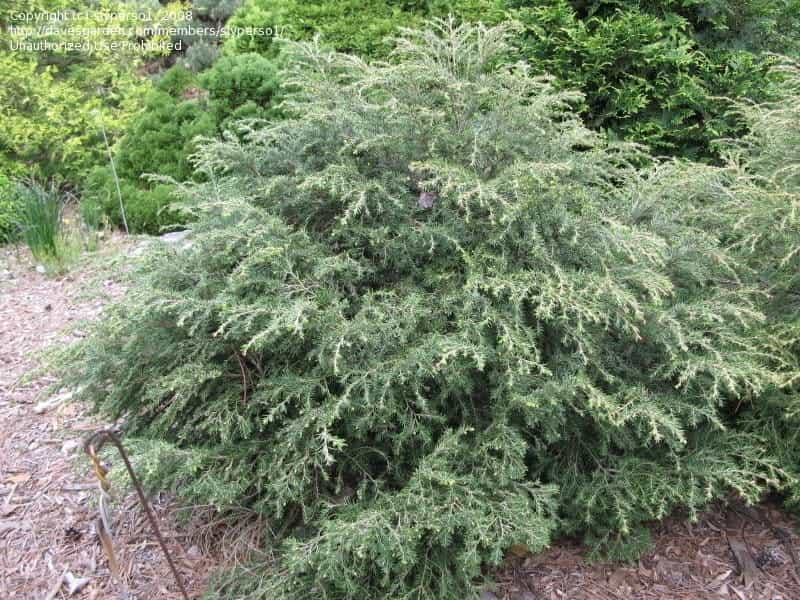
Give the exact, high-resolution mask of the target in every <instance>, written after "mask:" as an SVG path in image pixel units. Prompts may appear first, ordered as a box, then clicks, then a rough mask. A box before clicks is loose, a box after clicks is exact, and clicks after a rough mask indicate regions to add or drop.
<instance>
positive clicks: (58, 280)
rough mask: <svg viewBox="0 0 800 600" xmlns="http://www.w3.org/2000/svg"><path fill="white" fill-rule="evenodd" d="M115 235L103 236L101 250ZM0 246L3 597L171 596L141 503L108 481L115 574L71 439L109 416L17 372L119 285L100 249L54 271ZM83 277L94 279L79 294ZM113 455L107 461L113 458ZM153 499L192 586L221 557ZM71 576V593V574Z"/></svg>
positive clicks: (193, 591) (90, 484)
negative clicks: (108, 275)
mask: <svg viewBox="0 0 800 600" xmlns="http://www.w3.org/2000/svg"><path fill="white" fill-rule="evenodd" d="M124 244H125V242H123V241H121V240H120V239H115V240H112V241H111V242H110V243H107V244H106V245H105V246H104V251H105V252H118V251H119V248H120V246H122V245H124ZM0 253H1V254H0V548H1V549H2V550H0V598H15V599H20V600H23V599H28V598H30V599H37V600H40V599H48V600H53V599H59V598H71V599H84V598H86V599H90V598H124V597H127V598H130V599H131V600H133V599H141V600H145V599H151V598H159V599H162V598H163V599H165V600H167V599H171V598H179V597H180V595H179V594H178V593H177V586H176V584H175V582H174V580H173V578H172V575H171V574H170V571H169V569H168V566H167V563H166V560H165V559H164V557H163V555H162V554H161V550H160V548H159V546H158V545H157V543H156V540H155V539H154V537H153V535H152V533H151V532H150V529H149V526H148V523H147V521H146V519H145V515H144V513H143V512H142V510H141V509H140V507H139V506H138V504H137V503H136V500H135V497H134V495H133V494H132V493H127V491H126V490H117V494H118V496H117V497H116V502H115V503H114V505H113V509H112V514H113V522H112V524H111V525H112V530H113V534H114V545H115V553H116V556H117V560H118V561H119V563H120V565H121V569H122V572H123V575H122V578H123V580H124V581H122V582H119V581H115V579H114V578H113V577H112V575H111V573H110V571H109V567H108V562H107V559H106V557H105V555H104V553H103V550H102V547H101V545H100V542H99V539H98V536H97V534H96V532H95V528H94V527H95V526H94V521H95V520H96V519H97V516H98V509H97V498H98V491H97V484H96V480H94V478H93V474H92V471H91V467H90V464H89V462H88V461H87V459H86V458H85V455H83V452H82V450H81V448H80V444H81V440H82V439H83V438H84V437H85V436H86V435H88V434H89V433H91V432H92V431H94V430H96V429H98V428H101V427H104V426H106V425H108V424H105V423H102V422H100V421H99V419H98V418H96V417H92V416H88V411H85V410H84V409H83V407H81V406H80V405H78V404H76V403H72V402H66V401H64V402H60V403H54V402H52V401H49V400H48V396H47V395H46V394H45V393H44V390H45V388H46V387H47V386H48V384H50V383H52V381H51V379H50V378H48V377H47V376H42V377H38V378H36V379H35V380H32V381H28V380H26V379H25V378H24V377H23V376H25V375H26V374H27V373H29V372H31V370H32V369H34V368H36V367H37V364H38V358H37V356H36V354H37V353H38V352H39V351H41V350H42V349H44V348H48V347H52V346H53V345H54V344H61V343H68V342H69V341H70V340H71V339H73V340H74V339H75V338H76V337H80V336H81V335H83V333H82V332H81V331H79V330H75V329H74V328H73V330H72V331H71V332H70V333H65V328H67V330H69V326H71V325H72V326H74V325H76V324H77V323H79V322H81V321H83V320H85V319H91V318H93V317H95V316H96V315H97V314H98V313H99V312H100V311H101V310H102V307H103V305H104V303H105V302H107V301H108V300H109V299H110V298H113V297H115V296H118V295H119V294H121V293H122V287H121V285H120V284H119V283H118V282H116V281H113V280H103V279H102V268H103V266H102V260H97V259H95V262H94V266H92V264H91V263H89V264H87V265H81V268H79V269H72V270H71V273H70V274H67V275H66V276H62V277H52V276H46V275H44V274H42V273H39V272H37V271H36V264H35V263H34V262H33V261H32V260H31V258H30V257H29V256H28V255H27V253H26V252H25V251H24V250H22V249H19V248H12V249H9V248H5V249H0ZM89 284H92V285H94V286H95V289H92V290H89V294H87V290H86V287H87V285H89ZM87 296H90V297H91V296H94V298H93V299H92V298H89V299H87ZM56 397H58V396H56ZM116 462H117V463H118V464H115V465H114V466H113V468H117V467H119V468H121V464H122V463H121V461H119V459H117V461H116ZM112 491H113V490H112ZM120 492H121V497H120V496H119V495H120ZM152 503H153V506H154V509H155V512H156V514H157V518H158V520H159V522H160V527H161V531H162V533H163V534H164V536H165V538H167V544H168V546H169V548H170V551H171V553H172V555H173V558H174V560H175V561H176V563H177V565H178V569H179V571H180V572H181V574H182V577H183V579H184V582H185V583H186V585H187V587H188V588H189V591H190V595H191V596H192V597H197V596H199V595H200V594H201V593H202V591H203V590H204V588H205V587H206V583H207V581H206V580H207V578H208V576H209V574H210V572H211V571H213V569H214V568H215V567H216V566H217V565H218V563H219V561H218V559H217V558H216V557H215V556H213V555H212V554H210V553H209V552H208V551H207V547H206V544H200V546H202V548H201V547H199V546H198V545H197V543H195V538H194V537H192V536H190V535H189V533H190V532H188V531H186V530H182V529H181V528H180V527H178V525H177V519H176V518H175V514H174V512H173V511H174V509H175V505H174V503H173V502H171V501H170V499H169V498H167V497H165V496H158V497H156V498H153V499H152ZM79 583H83V585H82V587H81V586H79V587H80V590H79V591H76V592H75V593H74V594H72V595H70V593H69V586H70V584H72V585H73V586H75V585H77V584H79ZM126 588H127V593H126Z"/></svg>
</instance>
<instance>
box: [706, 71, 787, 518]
mask: <svg viewBox="0 0 800 600" xmlns="http://www.w3.org/2000/svg"><path fill="white" fill-rule="evenodd" d="M779 71H780V75H781V76H782V78H783V81H784V83H783V85H782V88H781V94H780V98H779V99H778V100H776V101H774V102H771V103H767V104H763V105H750V104H743V105H740V106H739V110H740V113H741V116H742V118H743V119H744V120H745V121H746V122H747V124H748V128H749V134H748V135H747V136H745V137H744V138H743V139H741V140H735V141H730V142H729V143H728V144H727V145H726V149H727V153H728V156H729V161H728V166H727V169H726V176H727V177H728V178H729V179H730V180H731V183H730V185H729V186H728V187H727V189H724V190H720V189H717V190H715V191H716V204H717V206H718V207H724V209H725V210H724V213H723V214H724V218H725V220H726V222H727V223H729V224H730V225H729V226H728V230H729V239H730V242H731V244H732V245H733V248H734V249H735V250H736V251H737V252H738V253H740V254H741V256H742V257H743V259H744V260H746V261H747V264H748V266H749V267H750V268H751V271H750V273H749V279H750V280H751V281H752V283H753V285H757V286H758V287H759V288H760V289H761V290H762V291H763V293H764V296H765V300H764V305H765V311H766V313H767V315H768V321H767V322H766V324H765V327H764V330H765V331H764V335H763V343H762V347H763V351H764V352H765V354H767V355H768V356H770V358H771V360H772V365H773V368H774V369H775V370H776V371H777V372H778V373H779V379H778V382H777V385H775V386H774V387H773V388H772V389H770V391H769V393H768V394H765V397H764V398H763V399H761V401H760V402H757V403H754V404H753V406H752V407H749V408H750V410H749V411H748V412H746V413H745V415H744V421H745V423H746V426H747V428H748V429H750V430H752V431H754V432H757V433H758V434H759V435H762V436H763V437H764V439H765V440H766V443H767V444H768V446H769V448H770V451H771V452H772V453H773V454H774V455H775V456H777V457H779V459H780V461H781V466H782V468H784V469H785V470H786V471H788V472H790V473H791V474H792V475H793V476H794V484H793V485H792V486H791V489H790V496H789V499H790V501H791V502H792V504H793V505H794V506H795V507H797V506H800V483H798V482H800V438H799V436H800V433H799V432H800V68H799V67H798V65H797V64H790V65H784V66H782V67H781V68H780V69H779ZM703 208H706V209H707V212H706V213H703V214H704V216H705V218H706V220H707V222H708V223H709V224H710V225H711V226H718V224H719V222H720V219H721V217H720V215H719V213H718V212H717V213H716V214H714V209H713V207H711V206H708V207H703ZM718 210H719V208H718V209H717V211H718Z"/></svg>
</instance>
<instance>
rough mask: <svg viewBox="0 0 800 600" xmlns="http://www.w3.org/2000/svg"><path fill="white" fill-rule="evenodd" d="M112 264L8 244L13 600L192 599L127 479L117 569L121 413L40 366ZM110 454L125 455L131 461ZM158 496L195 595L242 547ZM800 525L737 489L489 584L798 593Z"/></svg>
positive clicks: (103, 283)
mask: <svg viewBox="0 0 800 600" xmlns="http://www.w3.org/2000/svg"><path fill="white" fill-rule="evenodd" d="M131 244H132V242H129V241H125V240H123V239H122V238H115V239H114V240H112V241H111V242H110V243H106V244H105V245H104V246H103V250H102V252H101V254H103V253H106V254H109V253H111V254H113V253H120V251H121V250H122V251H125V252H126V253H127V254H129V255H135V254H136V252H135V251H132V250H133V249H132V248H131ZM107 272H110V271H109V270H108V263H107V262H104V260H103V259H102V256H101V257H100V258H94V259H92V260H89V261H85V262H84V263H82V264H81V265H79V266H78V267H75V268H72V269H71V270H70V272H69V274H67V275H65V276H60V277H53V276H48V275H45V274H43V273H39V272H37V270H36V264H35V262H33V261H32V260H31V258H30V257H29V256H28V255H27V254H26V253H25V251H24V250H21V249H18V248H13V249H4V250H0V548H2V552H0V598H3V599H5V598H15V599H16V598H19V599H28V598H30V599H34V598H35V599H43V598H44V599H47V600H54V599H57V598H71V599H85V598H129V599H131V600H134V599H139V600H149V599H164V600H169V599H172V598H180V594H179V593H178V589H177V586H176V584H175V582H174V580H173V578H172V575H171V573H170V571H169V568H168V565H167V563H166V560H165V559H164V557H163V555H162V553H161V550H160V548H159V546H158V544H157V543H156V540H155V538H154V537H153V535H152V533H151V531H150V529H149V526H148V523H147V521H146V519H145V515H144V513H143V512H142V510H141V508H140V507H139V506H138V504H137V502H136V499H135V496H134V495H133V493H132V492H127V491H125V490H116V492H117V494H118V496H117V497H116V501H115V502H114V504H113V510H112V522H111V526H112V531H113V540H114V551H115V554H116V557H117V560H118V562H119V564H120V565H121V571H122V574H121V576H119V577H114V576H112V573H111V572H110V570H109V566H108V560H107V558H106V555H105V554H104V551H103V548H102V546H101V543H100V540H99V538H98V535H97V531H96V525H95V522H96V520H97V518H98V504H97V498H98V489H97V483H96V480H95V478H94V476H93V474H92V470H91V465H90V463H89V462H88V460H87V458H86V456H85V455H84V454H83V452H82V449H81V441H82V439H84V438H85V437H86V436H87V435H88V434H90V433H91V432H93V431H95V430H97V429H100V428H103V427H107V426H109V425H113V424H109V423H104V422H102V421H101V420H100V419H99V418H98V417H97V416H93V415H92V414H91V413H90V412H89V411H88V410H87V408H86V407H84V406H81V405H80V404H77V403H75V402H69V401H67V400H68V398H67V395H66V394H62V395H58V394H56V395H55V396H52V395H50V394H49V393H47V392H46V388H47V387H48V386H49V385H50V384H52V383H53V380H52V378H51V377H49V376H48V375H47V374H42V373H39V374H36V375H33V376H32V375H31V373H32V372H34V370H35V369H37V367H38V366H39V365H40V364H41V362H40V357H39V356H38V355H37V353H39V352H41V351H42V350H44V349H46V348H49V347H53V346H54V345H58V344H64V343H69V342H70V341H71V340H74V339H76V338H78V337H80V336H82V335H83V333H82V332H81V330H80V325H79V323H81V322H82V321H85V320H87V319H88V320H91V319H93V318H96V316H97V315H98V314H99V313H100V312H101V311H102V309H103V306H104V305H105V304H106V303H107V302H108V301H109V300H111V299H113V298H114V297H117V296H119V295H121V294H122V293H124V289H123V286H122V284H121V283H120V282H119V281H118V280H115V279H104V278H103V277H104V273H107ZM87 291H88V292H91V293H88V294H87ZM111 466H112V468H120V467H121V462H119V461H118V464H117V465H111ZM112 491H114V490H112ZM151 503H152V505H153V507H154V510H155V513H156V515H157V518H158V521H159V524H160V529H161V531H162V533H163V534H164V537H165V538H166V539H167V545H168V547H169V551H170V553H171V554H172V556H173V558H174V560H175V562H176V563H177V565H178V569H179V571H180V573H181V577H182V578H183V581H184V582H185V584H186V586H187V588H188V589H189V593H190V596H191V597H193V598H195V597H199V596H200V595H201V594H202V593H203V591H204V590H205V589H206V587H207V585H208V577H209V574H210V573H212V572H213V570H214V569H215V568H217V567H219V566H220V565H224V564H225V561H224V560H223V558H222V557H223V556H228V557H229V556H230V553H229V552H227V551H226V550H225V549H224V546H222V545H220V544H215V543H213V540H212V541H211V542H209V541H208V540H209V535H208V531H209V527H208V521H205V522H203V521H202V520H198V519H190V520H189V521H187V522H185V524H184V525H180V523H181V522H182V521H179V519H178V518H177V512H176V511H177V505H176V503H175V502H174V500H173V499H172V498H170V497H168V496H166V495H157V496H155V497H152V498H151ZM256 529H257V528H255V527H250V528H249V529H248V526H247V524H246V523H244V524H242V523H240V524H237V525H234V526H233V527H232V528H229V529H228V532H227V533H225V532H223V533H221V534H219V535H220V536H221V537H222V538H225V537H226V536H227V537H228V538H232V539H236V540H242V539H243V538H246V537H247V536H248V535H251V536H252V535H254V534H253V531H255V530H256ZM797 531H798V529H797V523H796V521H795V519H794V517H793V516H792V515H790V514H789V513H787V512H785V511H783V510H782V509H780V508H779V506H778V505H777V504H773V503H770V502H765V503H763V504H761V505H759V506H757V507H746V506H743V505H741V504H740V503H738V502H736V501H731V502H729V503H726V504H717V505H715V506H713V507H711V508H710V509H709V510H708V511H707V512H706V513H704V514H702V515H700V518H699V520H698V521H697V522H696V523H690V522H689V521H688V519H687V518H686V517H685V515H675V516H674V517H671V518H669V519H666V520H665V521H663V522H661V523H657V524H653V526H652V532H653V540H654V548H653V550H652V551H651V552H649V553H648V554H647V555H646V556H644V557H643V558H642V559H641V560H640V561H638V562H637V563H636V564H631V565H619V564H614V565H612V564H605V563H591V562H588V561H587V560H586V558H585V556H586V549H585V548H583V547H582V546H581V545H580V544H578V543H575V542H571V541H569V540H565V541H561V542H559V543H558V544H556V545H555V546H553V547H552V548H550V549H549V550H547V551H545V552H543V553H540V554H538V555H535V556H525V555H522V556H519V555H513V556H511V555H510V556H509V557H508V560H507V564H506V565H505V566H504V567H503V568H502V569H500V570H499V571H498V572H497V573H496V574H495V581H496V583H497V585H496V587H495V588H494V590H493V591H491V592H490V591H486V592H485V593H484V594H483V597H484V598H485V599H487V600H489V599H492V598H503V599H509V600H562V599H574V600H610V599H615V600H616V599H625V600H629V599H630V600H651V599H675V600H689V599H692V600H703V599H709V600H711V599H714V600H720V599H723V600H724V599H728V598H730V599H734V600H800V576H798V568H799V565H798V564H797V560H798V558H797V557H798V555H800V538H798V535H797ZM211 538H213V536H211ZM216 539H220V537H219V536H218V537H217V538H216ZM203 540H205V543H204V541H203ZM252 542H253V545H256V544H257V539H256V538H255V537H253V538H252ZM743 571H744V572H745V573H744V574H743ZM70 586H73V590H70ZM75 587H78V588H79V589H77V590H74V588H75ZM71 592H73V593H71Z"/></svg>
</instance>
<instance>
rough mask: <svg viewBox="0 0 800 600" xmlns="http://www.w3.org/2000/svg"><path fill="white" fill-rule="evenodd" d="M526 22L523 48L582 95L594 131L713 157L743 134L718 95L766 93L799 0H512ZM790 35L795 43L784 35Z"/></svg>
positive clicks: (786, 48)
mask: <svg viewBox="0 0 800 600" xmlns="http://www.w3.org/2000/svg"><path fill="white" fill-rule="evenodd" d="M507 7H508V8H509V11H510V16H512V17H514V18H516V19H519V20H520V21H521V22H522V23H523V24H524V31H523V32H522V35H521V38H520V41H519V49H520V52H521V53H522V55H523V56H524V57H525V58H526V59H528V60H529V61H531V63H532V64H533V65H534V68H539V69H543V70H545V71H547V72H549V73H551V74H553V75H555V76H556V77H557V78H558V82H559V85H562V86H564V87H566V88H568V89H580V90H582V91H583V92H584V93H585V94H586V104H585V105H584V107H583V114H584V117H585V119H586V122H587V124H588V125H589V126H590V127H592V128H603V129H606V130H608V131H609V132H610V133H611V134H612V135H615V136H619V137H622V138H625V139H629V140H633V141H637V142H643V143H646V144H649V145H651V146H652V147H654V148H655V149H656V150H657V151H658V152H659V153H664V154H670V155H679V156H689V157H699V158H704V159H708V158H713V157H715V156H717V155H716V154H715V152H714V151H713V149H712V145H711V142H712V141H713V140H715V139H717V138H720V137H725V136H729V135H732V134H734V133H737V132H741V131H742V130H743V129H742V127H741V125H742V123H741V122H740V121H738V120H737V119H731V118H730V115H729V114H728V111H729V109H730V108H731V105H730V103H729V102H727V101H725V100H723V99H722V97H729V98H733V99H736V98H751V99H755V100H765V99H768V98H769V97H770V90H771V89H772V84H773V81H772V78H771V77H769V72H770V71H769V67H770V65H771V64H773V61H772V59H770V58H769V57H768V56H767V55H765V54H764V52H765V51H773V52H784V53H794V52H796V51H797V48H798V45H797V43H796V41H795V40H791V38H792V35H793V34H789V35H787V33H788V32H789V31H797V27H798V23H800V17H799V16H798V15H800V3H798V2H797V1H795V0H792V1H787V2H764V1H762V0H752V1H751V0H742V1H739V2H716V1H714V2H706V1H690V2H677V1H674V0H664V1H648V2H616V1H613V2H612V1H608V2H606V1H600V2H592V3H586V2H574V1H569V0H544V1H536V2H528V1H526V0H508V2H507ZM790 40H791V41H790Z"/></svg>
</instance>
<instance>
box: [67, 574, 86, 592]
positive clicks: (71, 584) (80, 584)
mask: <svg viewBox="0 0 800 600" xmlns="http://www.w3.org/2000/svg"><path fill="white" fill-rule="evenodd" d="M89 581H90V580H89V578H88V577H75V576H74V575H73V574H72V573H70V572H69V571H67V572H66V573H65V574H64V583H66V584H67V592H68V593H69V595H70V596H73V595H75V594H77V593H78V592H80V591H81V590H82V589H83V588H85V587H86V584H87V583H89Z"/></svg>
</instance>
